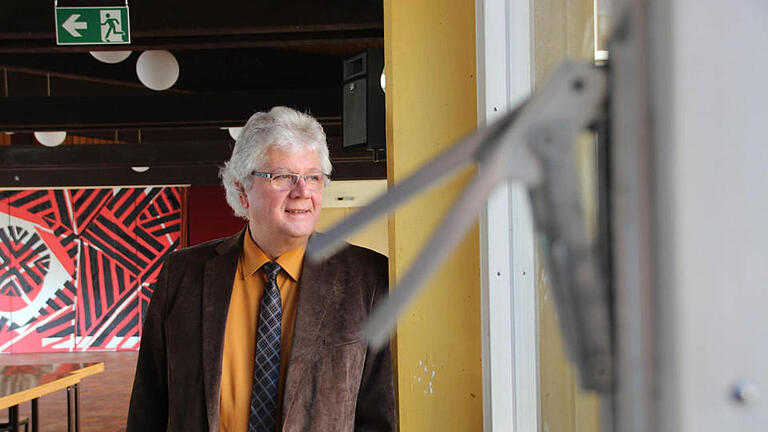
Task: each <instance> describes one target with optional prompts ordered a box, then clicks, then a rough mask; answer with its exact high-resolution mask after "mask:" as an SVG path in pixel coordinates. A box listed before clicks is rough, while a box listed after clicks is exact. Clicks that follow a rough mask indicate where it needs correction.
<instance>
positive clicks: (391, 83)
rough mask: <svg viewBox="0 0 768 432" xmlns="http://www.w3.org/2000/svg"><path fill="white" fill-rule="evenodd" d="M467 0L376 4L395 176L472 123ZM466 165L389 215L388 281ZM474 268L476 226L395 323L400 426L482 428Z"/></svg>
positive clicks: (408, 259)
mask: <svg viewBox="0 0 768 432" xmlns="http://www.w3.org/2000/svg"><path fill="white" fill-rule="evenodd" d="M474 6H475V2H474V0H419V1H407V0H406V1H393V0H385V1H384V25H385V30H384V47H385V70H386V115H387V167H388V178H389V181H390V182H398V181H400V180H402V179H403V178H405V177H406V176H408V175H409V174H410V173H412V172H413V171H414V170H415V169H418V168H419V167H420V166H421V165H423V164H424V163H425V162H427V161H429V160H430V159H432V158H433V157H434V156H435V155H437V154H439V153H440V152H442V151H444V150H445V149H447V148H448V147H449V146H450V145H451V144H452V143H453V142H454V141H455V140H456V139H458V138H460V137H462V136H463V135H465V134H467V133H469V132H471V131H472V130H474V129H475V127H476V124H477V110H476V82H475V7H474ZM469 174H471V173H468V172H464V173H462V174H461V175H460V176H458V177H457V178H455V179H452V180H451V181H448V182H446V183H445V184H443V185H442V186H440V187H438V188H436V189H435V190H432V191H431V192H430V193H427V194H423V195H421V196H419V197H418V198H417V199H414V200H412V201H411V202H409V203H408V204H407V205H405V206H403V207H402V208H401V209H399V210H398V211H397V212H396V213H395V214H394V216H393V217H391V218H390V221H389V236H390V237H389V257H390V278H391V279H392V280H397V279H398V278H400V277H402V275H403V274H404V272H405V271H406V270H407V269H408V267H409V266H410V264H411V263H412V261H413V259H414V258H415V256H416V254H417V253H418V251H419V250H420V249H421V247H422V246H423V245H424V243H425V241H426V239H428V238H429V235H430V234H431V233H432V231H433V230H434V227H435V226H436V225H438V224H439V223H440V221H441V219H442V217H443V215H444V214H445V212H446V210H447V209H448V208H450V207H451V205H452V204H453V203H454V200H455V199H456V197H457V195H458V193H459V191H460V190H461V189H462V187H463V185H464V184H466V181H467V177H468V175H469ZM480 339H481V338H480V267H479V249H478V232H477V226H476V225H475V226H474V227H473V228H472V230H471V231H470V233H469V234H468V235H467V236H466V237H465V238H464V240H463V241H462V243H461V244H460V245H459V246H458V249H457V250H456V251H454V253H453V254H451V255H450V257H449V258H448V259H447V261H446V263H445V264H444V265H443V266H442V268H441V269H440V270H439V271H438V273H437V276H435V277H434V278H433V279H432V280H431V282H430V283H429V284H428V285H427V287H426V289H425V290H424V291H423V292H422V295H421V296H420V297H419V298H418V300H417V301H416V303H415V304H414V305H412V306H411V308H410V309H408V310H407V311H406V313H405V314H404V316H403V317H402V318H401V320H400V322H399V323H398V328H397V334H396V338H395V341H394V342H395V345H394V346H395V352H394V356H395V361H396V368H397V387H398V393H399V404H400V405H399V406H400V411H399V415H400V430H401V431H404V432H411V431H413V432H427V431H440V432H444V431H461V432H466V431H480V430H482V400H481V395H482V364H481V342H480Z"/></svg>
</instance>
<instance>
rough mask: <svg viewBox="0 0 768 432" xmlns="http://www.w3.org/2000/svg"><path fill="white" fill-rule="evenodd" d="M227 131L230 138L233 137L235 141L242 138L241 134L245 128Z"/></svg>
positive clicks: (229, 128) (234, 128)
mask: <svg viewBox="0 0 768 432" xmlns="http://www.w3.org/2000/svg"><path fill="white" fill-rule="evenodd" d="M227 130H228V131H229V136H231V137H232V139H233V140H237V137H239V136H240V132H242V131H243V128H242V127H228V128H227Z"/></svg>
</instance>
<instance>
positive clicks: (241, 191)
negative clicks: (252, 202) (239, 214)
mask: <svg viewBox="0 0 768 432" xmlns="http://www.w3.org/2000/svg"><path fill="white" fill-rule="evenodd" d="M235 187H236V188H237V197H238V198H239V199H240V204H242V205H243V207H245V208H248V194H246V193H245V188H244V187H243V184H242V183H240V182H239V181H235Z"/></svg>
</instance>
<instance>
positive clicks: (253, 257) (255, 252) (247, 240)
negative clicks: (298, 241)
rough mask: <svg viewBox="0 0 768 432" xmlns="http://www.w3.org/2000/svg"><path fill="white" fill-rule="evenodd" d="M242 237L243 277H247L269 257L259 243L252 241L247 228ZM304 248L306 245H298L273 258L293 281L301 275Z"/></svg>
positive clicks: (257, 269)
mask: <svg viewBox="0 0 768 432" xmlns="http://www.w3.org/2000/svg"><path fill="white" fill-rule="evenodd" d="M243 237H244V238H243V277H246V278H247V277H248V276H250V275H252V274H254V273H256V272H257V271H259V269H260V268H261V266H262V265H264V263H266V262H267V261H270V259H269V257H268V256H267V254H265V253H264V251H262V250H261V248H260V247H259V245H257V244H256V242H255V241H253V238H252V237H251V232H250V230H249V229H247V228H246V231H245V235H244V236H243ZM306 248H307V246H306V245H302V246H299V247H297V248H296V249H292V250H289V251H288V252H286V253H284V254H282V255H280V256H279V257H277V259H276V260H275V261H276V262H277V263H278V264H280V267H282V268H283V270H285V271H286V273H288V275H289V276H290V277H291V279H293V280H294V281H298V280H299V277H301V266H302V264H303V263H304V251H305V250H306Z"/></svg>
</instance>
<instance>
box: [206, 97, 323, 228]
mask: <svg viewBox="0 0 768 432" xmlns="http://www.w3.org/2000/svg"><path fill="white" fill-rule="evenodd" d="M270 148H279V149H282V150H285V151H289V152H297V151H301V150H313V151H315V152H316V153H317V155H318V156H319V157H320V163H321V164H322V169H323V172H324V173H325V174H330V173H331V160H330V158H329V156H328V144H327V143H326V140H325V132H324V131H323V127H322V126H320V123H318V121H317V120H315V118H314V117H312V116H311V115H309V114H304V113H301V112H298V111H296V110H293V109H291V108H287V107H282V106H277V107H274V108H272V109H271V110H269V112H257V113H256V114H254V115H252V116H251V118H250V119H248V122H246V124H245V127H244V128H243V129H242V131H240V136H239V137H238V138H237V141H235V148H234V150H232V156H231V157H230V159H229V160H228V161H227V162H225V163H224V167H223V168H221V170H219V177H221V180H222V183H223V184H224V189H225V190H226V192H227V203H228V204H229V206H230V207H232V210H233V211H234V212H235V216H239V217H242V218H245V219H247V218H248V211H247V210H246V208H245V207H243V205H242V204H241V203H240V194H241V193H244V191H246V190H248V189H250V188H251V185H252V183H253V178H252V177H251V172H253V171H254V170H258V169H263V167H264V166H265V165H266V164H267V162H268V161H267V151H268V150H269V149H270Z"/></svg>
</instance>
